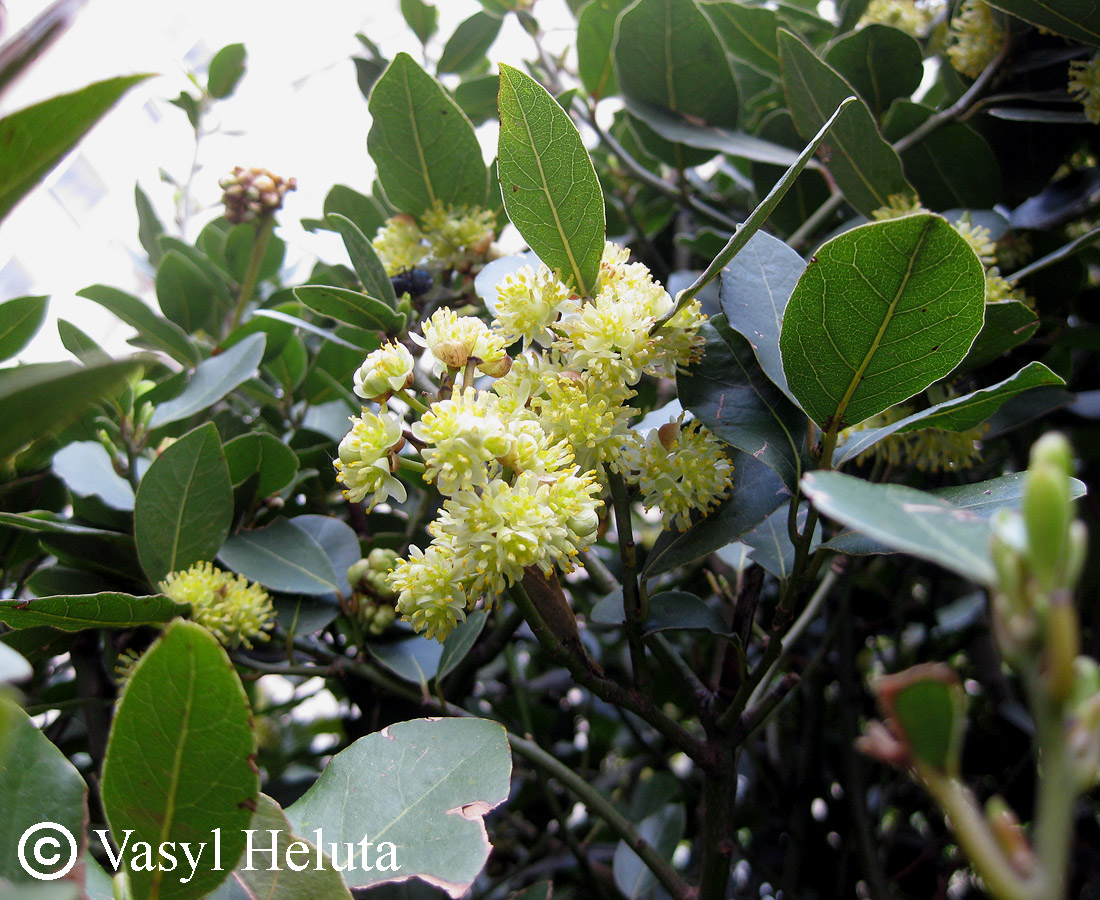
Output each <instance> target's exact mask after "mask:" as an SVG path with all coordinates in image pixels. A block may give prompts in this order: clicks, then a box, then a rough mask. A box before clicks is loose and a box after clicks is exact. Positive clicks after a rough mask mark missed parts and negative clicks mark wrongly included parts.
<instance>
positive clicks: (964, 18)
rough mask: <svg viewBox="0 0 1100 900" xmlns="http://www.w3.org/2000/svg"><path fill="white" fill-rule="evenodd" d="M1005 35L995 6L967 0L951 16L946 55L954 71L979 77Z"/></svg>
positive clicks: (978, 0) (999, 47) (975, 0)
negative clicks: (995, 12) (995, 13)
mask: <svg viewBox="0 0 1100 900" xmlns="http://www.w3.org/2000/svg"><path fill="white" fill-rule="evenodd" d="M1004 38H1005V34H1004V30H1003V29H1002V28H1001V26H1000V24H999V23H998V22H997V19H996V18H995V17H994V14H993V7H991V6H990V5H989V4H988V3H985V2H983V0H964V3H963V5H962V6H961V7H960V9H959V11H958V13H957V14H956V15H955V17H954V18H953V19H952V20H951V31H950V33H949V34H948V45H947V58H948V60H949V61H950V62H951V65H952V67H953V68H954V69H955V71H957V72H961V73H962V74H963V75H965V76H967V77H968V78H977V77H978V76H979V75H981V74H982V70H983V69H985V67H986V66H988V65H989V64H990V63H991V62H992V61H993V60H994V59H995V58H996V56H997V54H998V53H999V52H1000V50H1001V45H1002V44H1003V43H1004Z"/></svg>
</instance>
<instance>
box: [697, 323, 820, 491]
mask: <svg viewBox="0 0 1100 900" xmlns="http://www.w3.org/2000/svg"><path fill="white" fill-rule="evenodd" d="M700 334H702V335H703V336H704V339H705V341H706V344H705V349H704V355H703V359H702V361H700V362H699V363H698V364H697V365H693V366H692V367H691V368H689V369H687V370H686V371H682V372H680V373H679V374H678V375H677V376H676V386H677V389H678V391H679V398H680V402H681V403H682V404H683V406H684V408H685V409H689V410H691V412H693V413H694V414H695V416H696V418H698V419H699V420H700V421H701V422H702V423H703V424H704V425H706V427H707V429H708V430H709V431H711V433H713V434H714V435H715V436H716V437H718V438H720V439H721V440H723V441H725V442H726V443H727V444H730V445H731V446H734V447H736V448H737V449H738V450H742V451H744V452H745V453H749V454H752V455H753V456H754V457H756V458H757V459H759V460H760V461H761V462H762V463H764V464H765V465H767V466H770V467H771V468H773V469H775V471H776V472H778V473H779V476H780V477H781V478H782V479H783V481H784V482H785V483H786V485H787V486H788V487H790V488H793V487H794V486H795V485H796V484H798V479H799V476H800V475H801V474H802V460H801V449H800V448H801V446H802V444H803V442H804V441H805V434H806V416H805V414H804V413H803V412H802V411H801V410H800V409H798V408H797V407H796V406H795V405H794V404H793V403H791V402H790V400H788V399H787V397H786V396H785V395H784V394H783V393H782V391H780V389H779V388H778V387H776V386H775V385H774V384H772V382H771V381H769V380H768V378H767V377H766V375H765V374H764V373H763V372H762V371H761V370H760V368H759V366H758V365H757V362H756V357H755V355H754V353H753V350H752V347H751V346H750V345H749V343H748V341H747V340H746V339H745V338H744V337H742V336H741V335H739V334H737V333H736V332H734V331H732V330H730V329H729V327H728V325H727V324H726V322H725V319H724V317H721V316H719V317H717V318H715V319H712V320H711V323H707V324H704V325H703V326H702V328H701V329H700Z"/></svg>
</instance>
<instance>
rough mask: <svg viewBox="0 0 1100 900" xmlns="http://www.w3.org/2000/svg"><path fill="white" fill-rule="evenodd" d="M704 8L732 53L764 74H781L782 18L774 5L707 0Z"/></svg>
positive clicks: (770, 75)
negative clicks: (780, 33) (778, 36)
mask: <svg viewBox="0 0 1100 900" xmlns="http://www.w3.org/2000/svg"><path fill="white" fill-rule="evenodd" d="M702 8H703V11H704V12H705V13H706V14H707V16H709V17H710V20H711V22H712V23H713V24H714V29H715V31H717V32H718V37H719V38H721V40H722V43H723V44H725V46H726V50H727V51H728V52H729V54H730V56H732V57H734V58H735V59H737V60H738V61H740V62H743V63H745V64H746V65H749V66H752V68H754V69H755V70H756V71H757V72H760V73H761V74H763V75H767V76H769V77H771V78H779V44H778V41H777V40H776V34H777V32H778V31H779V18H778V15H777V14H776V11H775V10H774V9H768V8H766V7H763V6H747V5H745V4H743V3H739V2H734V0H704V2H703V3H702Z"/></svg>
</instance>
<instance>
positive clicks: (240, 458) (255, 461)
mask: <svg viewBox="0 0 1100 900" xmlns="http://www.w3.org/2000/svg"><path fill="white" fill-rule="evenodd" d="M224 449H225V461H226V463H227V464H228V466H229V480H230V482H231V483H232V484H234V485H239V484H241V483H242V482H243V481H245V479H247V478H249V477H250V476H252V475H257V476H258V481H257V484H256V489H255V495H256V496H257V497H267V496H269V495H270V494H274V493H276V492H278V491H281V490H282V489H283V488H285V487H286V486H287V485H288V484H290V482H291V481H293V480H294V476H295V475H297V474H298V457H297V455H296V454H295V453H294V451H293V450H291V449H290V448H289V447H288V446H287V445H286V444H284V443H283V442H282V441H280V440H279V439H278V438H277V437H275V436H274V435H272V434H264V433H263V432H253V433H252V434H242V435H241V436H240V437H235V438H233V440H231V441H228V442H226V445H225V448H224Z"/></svg>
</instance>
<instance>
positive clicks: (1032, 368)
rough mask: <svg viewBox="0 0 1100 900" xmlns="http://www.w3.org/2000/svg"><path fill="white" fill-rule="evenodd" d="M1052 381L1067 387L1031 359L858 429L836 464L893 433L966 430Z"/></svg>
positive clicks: (1040, 364) (835, 456) (840, 452)
mask: <svg viewBox="0 0 1100 900" xmlns="http://www.w3.org/2000/svg"><path fill="white" fill-rule="evenodd" d="M1051 385H1054V386H1058V387H1064V386H1065V381H1063V380H1062V379H1061V378H1060V377H1059V376H1058V375H1055V374H1054V373H1053V372H1052V371H1050V369H1048V368H1047V367H1046V366H1044V365H1043V364H1042V363H1040V362H1031V363H1028V364H1027V365H1026V366H1024V367H1023V368H1022V369H1020V371H1019V372H1017V373H1016V374H1015V375H1011V376H1009V377H1008V378H1006V379H1004V381H999V382H997V384H994V385H991V386H990V387H987V388H982V389H981V390H977V391H974V392H973V393H970V394H965V395H964V396H962V397H954V398H952V399H951V400H945V401H944V402H943V403H937V404H935V405H934V406H930V407H929V408H928V409H922V410H921V411H920V412H915V413H913V414H912V415H910V416H906V417H905V418H904V419H899V420H898V421H897V422H893V423H891V424H890V425H883V426H882V427H881V428H868V429H867V430H866V431H860V432H857V433H856V434H854V435H853V436H852V439H851V440H850V441H848V442H847V443H845V444H844V446H843V447H841V448H840V449H838V450H837V452H836V454H835V455H834V456H833V465H834V466H839V465H841V463H844V462H847V461H848V460H849V459H853V458H854V457H856V456H858V455H859V454H860V453H862V452H863V451H865V450H867V449H868V448H869V447H873V446H874V445H875V444H877V443H878V442H879V441H881V440H882V439H883V438H884V437H887V436H888V435H891V434H904V433H906V432H908V431H919V430H920V429H922V428H940V429H942V430H944V431H967V430H968V429H970V428H973V427H975V426H976V425H979V424H981V423H982V422H984V421H986V419H988V418H989V417H990V416H992V415H993V414H994V413H995V412H997V410H998V409H1000V408H1001V407H1002V406H1003V405H1004V404H1005V403H1007V402H1008V401H1009V400H1011V399H1012V398H1013V397H1015V396H1016V395H1017V394H1021V393H1023V392H1024V391H1029V390H1032V389H1033V388H1038V387H1049V386H1051Z"/></svg>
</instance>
